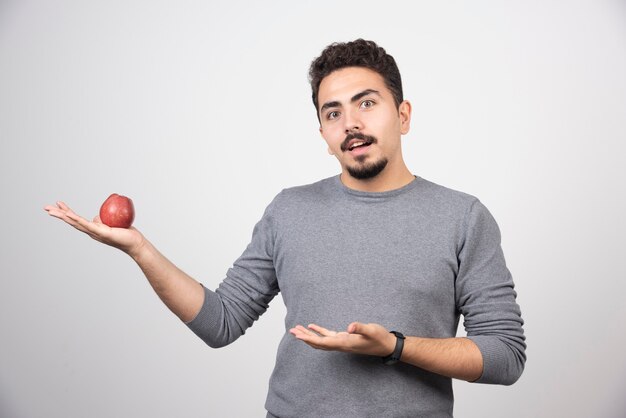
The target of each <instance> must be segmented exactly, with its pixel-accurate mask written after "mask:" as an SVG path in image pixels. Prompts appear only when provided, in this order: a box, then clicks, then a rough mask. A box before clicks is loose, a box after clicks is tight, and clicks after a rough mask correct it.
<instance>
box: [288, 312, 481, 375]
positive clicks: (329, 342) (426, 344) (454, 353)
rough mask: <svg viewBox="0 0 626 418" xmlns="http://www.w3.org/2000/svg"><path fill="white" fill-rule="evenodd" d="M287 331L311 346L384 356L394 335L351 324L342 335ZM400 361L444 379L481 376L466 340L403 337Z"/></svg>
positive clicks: (299, 329) (314, 327) (472, 348)
mask: <svg viewBox="0 0 626 418" xmlns="http://www.w3.org/2000/svg"><path fill="white" fill-rule="evenodd" d="M290 332H291V333H292V334H293V335H294V336H295V337H296V338H298V339H300V340H302V341H304V342H305V343H307V344H309V345H310V346H311V347H314V348H318V349H322V350H334V351H343V352H347V353H354V354H368V355H373V356H378V357H385V356H388V355H389V354H391V353H392V352H393V350H394V348H395V346H396V337H395V335H393V334H391V333H389V331H388V330H387V329H385V328H384V327H383V326H381V325H378V324H361V323H358V322H353V323H351V324H350V325H349V326H348V329H347V331H346V332H335V331H330V330H327V329H326V328H323V327H320V326H319V325H315V324H310V325H309V327H308V329H307V328H305V327H303V326H301V325H298V326H296V327H295V328H292V329H291V330H290ZM400 360H401V361H403V362H405V363H409V364H412V365H414V366H417V367H420V368H422V369H424V370H428V371H429V372H433V373H437V374H440V375H443V376H447V377H453V378H456V379H463V380H468V381H474V380H476V379H478V378H479V377H480V376H481V374H482V369H483V359H482V355H481V353H480V350H479V349H478V347H477V346H476V344H474V343H473V342H472V341H471V340H468V339H467V338H420V337H406V340H405V342H404V349H403V350H402V356H401V358H400Z"/></svg>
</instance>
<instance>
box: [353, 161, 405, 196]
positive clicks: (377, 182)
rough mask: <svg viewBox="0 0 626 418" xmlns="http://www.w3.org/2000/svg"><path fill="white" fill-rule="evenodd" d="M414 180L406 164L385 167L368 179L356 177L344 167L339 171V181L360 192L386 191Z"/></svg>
mask: <svg viewBox="0 0 626 418" xmlns="http://www.w3.org/2000/svg"><path fill="white" fill-rule="evenodd" d="M413 180H415V176H414V175H413V174H411V172H410V171H409V169H408V168H407V167H406V165H404V164H402V165H401V166H400V167H398V168H397V169H395V170H393V169H391V167H385V169H384V170H383V171H381V172H380V174H378V175H377V176H376V177H372V178H370V179H365V180H361V179H356V178H354V177H352V176H351V175H350V173H348V172H347V171H346V170H345V169H344V170H343V171H342V173H341V182H342V183H343V184H344V185H345V186H346V187H348V188H350V189H353V190H358V191H362V192H387V191H389V190H396V189H399V188H401V187H404V186H406V185H407V184H409V183H410V182H412V181H413Z"/></svg>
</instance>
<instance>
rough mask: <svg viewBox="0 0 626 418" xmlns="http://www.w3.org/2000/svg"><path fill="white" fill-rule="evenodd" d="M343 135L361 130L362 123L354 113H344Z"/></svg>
mask: <svg viewBox="0 0 626 418" xmlns="http://www.w3.org/2000/svg"><path fill="white" fill-rule="evenodd" d="M343 121H344V125H345V127H344V128H345V133H346V134H349V133H350V132H359V131H361V130H362V129H363V122H362V121H361V118H360V117H359V113H358V112H356V111H346V112H345V114H344V119H343Z"/></svg>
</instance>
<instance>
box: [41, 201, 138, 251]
mask: <svg viewBox="0 0 626 418" xmlns="http://www.w3.org/2000/svg"><path fill="white" fill-rule="evenodd" d="M44 210H45V211H47V212H48V214H49V215H50V216H54V217H55V218H58V219H61V220H62V221H65V223H67V224H69V225H71V226H73V227H74V228H76V229H78V230H79V231H81V232H84V233H85V234H87V235H89V236H90V237H91V238H93V239H95V240H96V241H100V242H102V243H104V244H107V245H110V246H112V247H115V248H119V249H120V250H122V251H124V252H125V253H127V254H129V255H130V256H131V257H134V256H135V255H137V254H138V252H139V250H140V249H141V248H142V247H143V245H144V244H145V238H144V236H143V235H142V234H141V232H139V231H138V230H137V229H136V228H134V227H130V228H128V229H126V228H111V227H110V226H108V225H105V224H103V223H102V221H100V217H99V216H96V217H95V218H94V219H93V221H91V222H90V221H88V220H87V219H85V218H83V217H81V216H79V215H77V214H76V213H74V211H73V210H72V209H70V207H69V206H67V205H66V204H65V203H63V202H57V204H56V206H51V205H48V206H46V207H44Z"/></svg>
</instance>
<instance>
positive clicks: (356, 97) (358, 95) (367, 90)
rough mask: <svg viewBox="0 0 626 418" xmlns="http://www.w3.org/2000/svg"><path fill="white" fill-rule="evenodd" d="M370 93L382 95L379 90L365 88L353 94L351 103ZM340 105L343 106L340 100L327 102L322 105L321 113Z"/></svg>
mask: <svg viewBox="0 0 626 418" xmlns="http://www.w3.org/2000/svg"><path fill="white" fill-rule="evenodd" d="M368 94H376V95H378V96H380V92H378V90H374V89H365V90H363V91H362V92H360V93H357V94H355V95H354V96H352V98H351V99H350V103H354V102H356V101H357V100H359V99H361V98H362V97H365V96H367V95H368ZM339 106H341V103H339V102H338V101H332V102H326V103H324V105H323V106H322V107H321V109H320V113H321V112H323V111H324V110H326V109H328V108H329V107H339Z"/></svg>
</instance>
